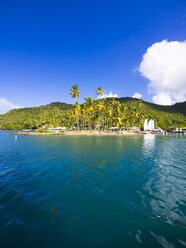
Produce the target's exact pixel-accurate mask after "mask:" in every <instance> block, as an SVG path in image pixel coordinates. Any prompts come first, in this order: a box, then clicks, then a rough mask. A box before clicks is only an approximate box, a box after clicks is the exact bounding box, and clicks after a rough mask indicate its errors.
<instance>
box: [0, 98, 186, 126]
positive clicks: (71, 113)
mask: <svg viewBox="0 0 186 248" xmlns="http://www.w3.org/2000/svg"><path fill="white" fill-rule="evenodd" d="M145 118H153V119H154V120H155V125H156V127H161V128H163V129H168V128H169V126H178V127H186V102H183V103H176V104H175V105H172V106H162V105H156V104H152V103H149V102H144V101H142V100H138V99H134V98H130V97H125V98H117V99H114V98H107V99H97V100H92V99H91V98H90V97H86V98H85V103H83V104H78V103H75V104H74V105H71V104H65V103H61V102H54V103H51V104H48V105H45V106H40V107H33V108H22V109H14V110H11V111H9V112H7V113H6V114H4V115H0V127H1V129H28V128H40V127H43V126H45V127H56V126H65V127H77V128H78V129H94V128H95V127H96V126H100V128H102V129H107V128H109V127H111V126H117V127H129V126H134V125H135V126H140V127H143V122H144V120H145Z"/></svg>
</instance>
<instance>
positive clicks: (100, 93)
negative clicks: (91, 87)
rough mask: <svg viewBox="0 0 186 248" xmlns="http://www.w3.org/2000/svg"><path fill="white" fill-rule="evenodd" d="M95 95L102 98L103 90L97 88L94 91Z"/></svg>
mask: <svg viewBox="0 0 186 248" xmlns="http://www.w3.org/2000/svg"><path fill="white" fill-rule="evenodd" d="M96 94H97V95H98V96H100V97H102V96H103V95H104V94H105V91H104V90H103V88H102V87H98V88H97V89H96Z"/></svg>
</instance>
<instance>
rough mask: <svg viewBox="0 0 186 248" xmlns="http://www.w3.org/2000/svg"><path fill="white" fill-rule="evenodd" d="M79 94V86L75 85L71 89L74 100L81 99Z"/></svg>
mask: <svg viewBox="0 0 186 248" xmlns="http://www.w3.org/2000/svg"><path fill="white" fill-rule="evenodd" d="M79 93H80V90H79V87H78V85H77V84H75V85H73V86H72V87H71V89H70V95H71V96H72V97H73V98H75V99H77V98H79Z"/></svg>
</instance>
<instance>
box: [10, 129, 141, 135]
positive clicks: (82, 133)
mask: <svg viewBox="0 0 186 248" xmlns="http://www.w3.org/2000/svg"><path fill="white" fill-rule="evenodd" d="M11 134H13V135H23V136H78V135H85V136H106V135H108V136H116V135H117V136H127V135H128V136H135V135H139V134H141V133H135V132H124V131H122V132H105V131H100V132H99V131H84V130H83V131H64V133H50V132H46V133H39V132H24V131H16V132H11Z"/></svg>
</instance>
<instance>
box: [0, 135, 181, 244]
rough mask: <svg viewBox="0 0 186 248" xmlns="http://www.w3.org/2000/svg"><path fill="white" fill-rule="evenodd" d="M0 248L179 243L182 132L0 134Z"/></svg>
mask: <svg viewBox="0 0 186 248" xmlns="http://www.w3.org/2000/svg"><path fill="white" fill-rule="evenodd" d="M0 247H1V248H4V247H11V248H12V247H16V248H17V247H34V248H35V247H39V248H42V247H63V248H65V247H69V248H71V247H72V248H79V247H83V248H84V247H87V248H88V247H95V248H97V247H98V248H99V247H101V248H102V247H103V248H104V247H107V248H109V247H113V248H115V247H116V248H118V247H148V248H150V247H168V248H173V247H186V135H185V136H183V135H182V136H167V137H165V136H164V137H158V136H156V137H155V136H149V135H147V136H140V137H110V136H107V137H100V136H95V137H86V136H76V137H75V136H74V137H72V136H71V137H70V136H69V137H65V136H64V137H26V136H25V137H21V136H19V137H17V139H16V138H15V137H14V136H12V135H10V134H8V133H7V132H0Z"/></svg>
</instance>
